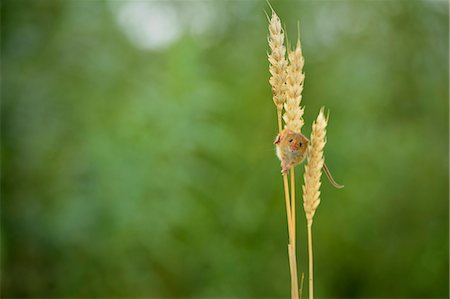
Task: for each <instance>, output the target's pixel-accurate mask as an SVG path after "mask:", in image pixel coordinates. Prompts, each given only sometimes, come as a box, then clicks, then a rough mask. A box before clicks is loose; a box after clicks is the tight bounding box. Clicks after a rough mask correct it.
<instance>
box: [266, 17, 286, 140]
mask: <svg viewBox="0 0 450 299" xmlns="http://www.w3.org/2000/svg"><path fill="white" fill-rule="evenodd" d="M268 42H269V47H270V53H269V54H268V59H269V71H270V74H271V77H270V79H269V83H270V85H271V86H272V94H273V102H274V103H275V106H276V107H277V115H278V130H279V131H280V132H281V130H282V124H281V114H282V111H283V104H284V103H285V102H286V95H285V90H286V77H287V73H286V68H287V64H288V63H287V60H286V47H285V46H284V32H283V28H282V27H281V21H280V18H279V17H278V16H277V14H276V13H275V11H274V10H273V9H272V17H271V18H270V21H269V36H268Z"/></svg>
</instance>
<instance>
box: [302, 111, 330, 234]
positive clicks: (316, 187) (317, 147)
mask: <svg viewBox="0 0 450 299" xmlns="http://www.w3.org/2000/svg"><path fill="white" fill-rule="evenodd" d="M326 127H327V119H326V118H325V116H324V114H323V108H322V109H321V110H320V112H319V116H317V120H316V121H315V122H314V123H313V126H312V132H311V145H310V148H309V154H308V163H307V164H306V165H305V175H304V179H305V184H304V185H303V207H304V209H305V214H306V219H307V221H308V225H312V221H313V217H314V213H315V212H316V209H317V207H318V206H319V204H320V185H321V182H320V176H321V175H322V166H323V163H324V158H323V148H324V147H325V143H326V139H325V137H326Z"/></svg>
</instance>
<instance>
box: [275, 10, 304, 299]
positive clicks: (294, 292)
mask: <svg viewBox="0 0 450 299" xmlns="http://www.w3.org/2000/svg"><path fill="white" fill-rule="evenodd" d="M268 42H269V47H270V53H269V54H268V59H269V71H270V74H271V77H270V79H269V83H270V85H271V86H272V95H273V102H274V103H275V106H276V107H277V121H278V131H279V133H281V131H282V129H283V127H282V120H281V115H282V112H283V105H284V103H285V102H286V77H287V64H288V63H287V60H286V48H285V46H284V32H283V28H282V27H281V21H280V18H279V17H278V16H277V14H276V13H275V11H274V10H273V9H272V17H271V19H270V20H269V36H268ZM283 186H284V194H285V201H286V216H287V222H288V233H289V243H288V257H289V268H290V273H291V297H292V299H298V279H297V261H296V255H295V245H293V244H294V243H295V241H294V240H295V237H294V233H293V230H294V227H293V225H292V209H291V202H290V198H289V183H288V178H287V175H286V174H283Z"/></svg>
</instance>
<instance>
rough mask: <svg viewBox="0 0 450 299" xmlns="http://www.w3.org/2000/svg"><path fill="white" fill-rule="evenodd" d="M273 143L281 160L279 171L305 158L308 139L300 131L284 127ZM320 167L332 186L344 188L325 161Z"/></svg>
mask: <svg viewBox="0 0 450 299" xmlns="http://www.w3.org/2000/svg"><path fill="white" fill-rule="evenodd" d="M274 144H275V145H276V150H277V156H278V159H280V161H281V173H283V174H286V173H287V172H288V171H289V169H290V168H291V167H295V166H296V165H298V164H300V163H302V162H303V161H304V160H305V158H306V157H307V155H308V145H309V144H310V141H309V140H308V138H306V137H305V136H304V135H303V134H302V133H296V132H293V131H291V130H289V129H287V128H286V129H284V130H283V131H282V132H281V133H280V134H278V136H277V138H276V139H275V142H274ZM322 169H323V171H324V172H325V174H326V176H327V178H328V180H329V181H330V183H331V185H333V187H335V188H338V189H341V188H344V185H341V184H338V183H336V181H335V180H334V179H333V176H332V175H331V173H330V170H329V169H328V167H327V165H326V164H325V163H323V166H322Z"/></svg>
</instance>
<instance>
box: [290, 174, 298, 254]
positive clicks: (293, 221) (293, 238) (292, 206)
mask: <svg viewBox="0 0 450 299" xmlns="http://www.w3.org/2000/svg"><path fill="white" fill-rule="evenodd" d="M291 210H292V212H291V216H292V246H293V247H294V250H295V248H296V243H297V242H296V236H295V235H296V233H295V232H296V220H295V172H294V167H291Z"/></svg>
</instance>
